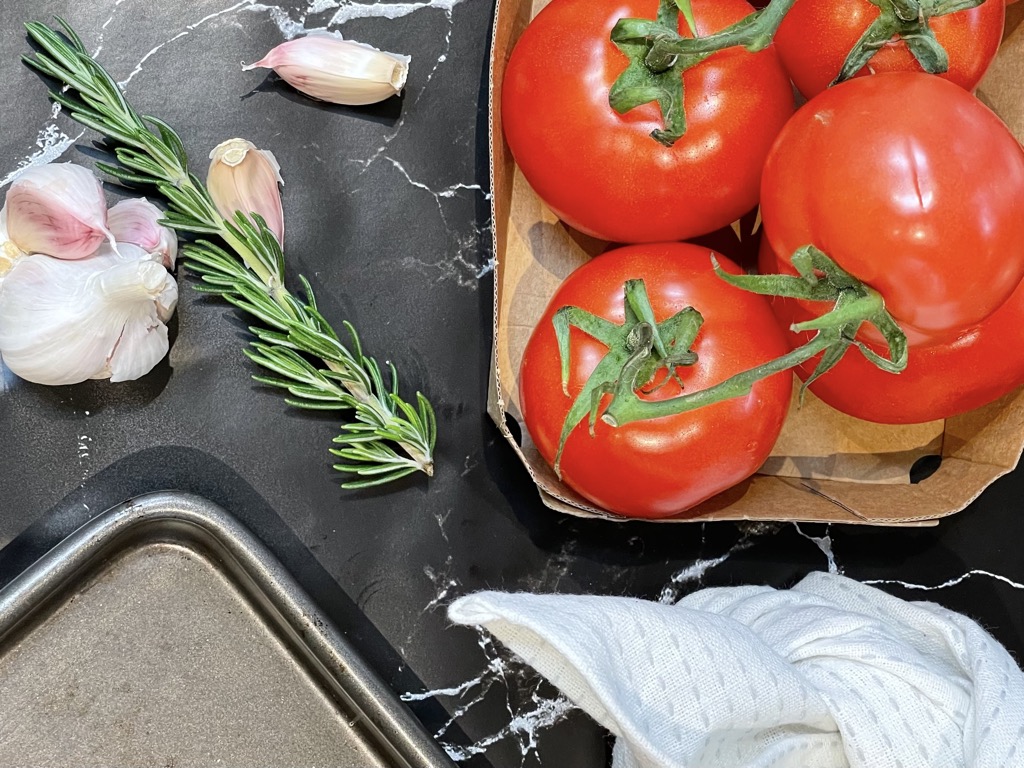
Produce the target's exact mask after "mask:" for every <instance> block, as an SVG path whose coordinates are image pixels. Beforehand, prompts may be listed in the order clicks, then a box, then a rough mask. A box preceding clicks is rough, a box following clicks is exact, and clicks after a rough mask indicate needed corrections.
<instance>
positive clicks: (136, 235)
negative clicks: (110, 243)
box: [107, 197, 178, 269]
mask: <svg viewBox="0 0 1024 768" xmlns="http://www.w3.org/2000/svg"><path fill="white" fill-rule="evenodd" d="M162 218H163V212H162V211H161V210H160V209H159V208H157V207H156V206H155V205H153V204H152V203H151V202H149V200H147V199H146V198H144V197H140V198H135V199H131V200H122V201H121V202H119V203H118V204H117V205H115V206H114V207H113V208H111V209H110V210H109V211H108V212H107V227H109V229H110V232H111V233H112V234H113V235H114V239H115V240H116V241H117V242H118V243H131V244H132V245H137V246H139V247H140V248H142V249H143V250H144V251H145V252H146V253H148V254H149V255H150V256H153V257H155V258H156V259H157V260H158V261H159V262H160V263H162V264H163V265H164V266H165V267H166V268H167V269H174V261H175V259H176V258H177V256H178V236H177V235H176V234H174V232H172V231H171V230H170V229H168V228H167V227H165V226H163V225H162V224H159V223H158V222H159V221H160V219H162Z"/></svg>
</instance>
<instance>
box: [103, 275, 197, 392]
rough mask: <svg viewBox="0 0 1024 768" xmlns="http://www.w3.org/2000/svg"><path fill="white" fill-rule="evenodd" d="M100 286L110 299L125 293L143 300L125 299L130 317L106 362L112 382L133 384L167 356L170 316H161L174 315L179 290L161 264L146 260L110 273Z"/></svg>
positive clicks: (105, 276)
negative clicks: (167, 323)
mask: <svg viewBox="0 0 1024 768" xmlns="http://www.w3.org/2000/svg"><path fill="white" fill-rule="evenodd" d="M101 282H103V283H104V284H105V285H106V286H107V287H108V288H109V289H110V290H109V294H108V295H111V296H112V295H117V294H118V293H119V291H120V290H124V289H127V292H126V293H124V294H121V295H122V296H125V297H127V296H140V295H144V296H145V300H134V301H133V300H131V299H126V302H125V303H126V304H130V315H129V316H128V317H127V319H126V321H125V323H124V330H123V332H122V333H121V336H120V338H119V339H118V341H117V344H115V345H114V349H113V351H112V352H111V354H110V358H109V360H108V362H107V369H108V370H109V371H110V380H111V381H112V382H117V381H134V380H135V379H138V378H140V377H142V376H145V375H146V374H147V373H149V372H150V371H151V370H153V368H154V366H156V364H157V363H159V362H160V361H161V360H162V359H163V358H164V355H166V354H167V351H168V349H169V347H170V344H169V341H168V338H167V325H166V324H165V322H166V320H167V319H169V317H170V314H166V315H165V314H164V312H166V311H167V308H168V306H169V308H170V312H173V310H174V305H175V304H176V303H177V301H178V286H177V284H176V283H175V282H174V280H173V279H172V278H171V277H170V276H169V275H168V274H167V270H166V269H164V267H163V265H162V264H158V263H157V262H155V261H148V260H142V261H137V262H135V263H134V264H126V265H123V272H121V271H119V270H113V269H112V270H109V271H107V272H105V273H104V275H103V279H102V280H101ZM168 302H169V304H168Z"/></svg>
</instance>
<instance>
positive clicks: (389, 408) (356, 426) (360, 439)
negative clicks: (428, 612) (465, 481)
mask: <svg viewBox="0 0 1024 768" xmlns="http://www.w3.org/2000/svg"><path fill="white" fill-rule="evenodd" d="M57 21H58V23H59V24H60V25H61V27H62V28H63V31H64V34H65V35H66V38H67V39H65V38H64V37H62V36H61V35H60V34H58V33H57V32H56V31H54V30H53V29H51V28H50V27H48V26H46V25H45V24H40V23H38V22H29V23H28V24H26V25H25V27H26V29H27V30H28V34H29V36H30V37H31V38H32V40H34V41H35V42H36V43H37V44H38V45H39V47H40V48H41V49H42V50H41V51H38V52H35V53H34V54H33V55H31V56H23V57H22V60H23V61H24V62H25V63H26V64H27V65H29V66H30V67H32V68H34V69H36V70H38V71H40V72H42V73H43V74H44V75H46V76H48V77H51V78H54V79H56V80H58V81H60V82H61V83H63V84H64V85H65V86H67V87H66V88H64V89H63V90H60V91H51V92H50V98H52V99H53V100H54V101H56V102H58V103H59V104H61V106H63V107H64V108H65V109H66V110H67V113H68V115H69V116H70V117H71V118H72V119H73V120H75V121H77V122H79V123H81V124H82V125H84V126H86V127H88V128H92V129H93V130H95V131H97V132H98V133H101V134H102V135H103V136H105V137H106V138H107V139H108V140H109V141H110V142H111V144H112V145H113V146H114V154H115V156H116V158H117V162H118V164H116V165H115V164H111V163H97V167H99V168H100V170H102V171H103V172H105V173H107V174H109V175H111V176H113V177H114V178H116V179H119V180H121V181H123V182H127V183H130V184H146V185H152V186H154V187H156V188H157V190H159V192H160V194H161V195H163V197H164V198H165V199H166V200H167V203H168V206H169V209H168V211H167V212H166V215H165V219H164V223H165V224H167V225H168V226H170V227H173V228H174V229H176V230H179V231H182V232H188V233H194V234H196V235H200V236H203V235H215V236H217V237H219V238H220V239H221V240H223V242H224V244H226V245H227V248H226V249H225V248H224V247H221V245H218V244H217V243H215V242H213V241H212V240H208V239H205V238H203V237H200V238H199V239H196V240H195V241H194V242H190V243H188V244H186V245H185V246H184V247H183V249H182V251H183V254H184V256H185V258H186V265H187V267H188V269H189V270H190V271H191V272H193V273H195V274H197V275H198V276H199V277H200V279H201V281H202V282H201V283H200V284H198V285H197V286H196V288H197V289H198V290H201V291H205V292H208V293H214V294H217V295H219V296H222V297H223V298H224V299H226V300H227V301H229V302H230V303H231V304H233V305H234V306H235V307H237V308H238V309H240V310H241V311H243V312H245V313H246V314H249V315H251V316H252V317H254V318H255V319H256V320H257V321H259V323H260V325H256V326H252V327H251V328H250V330H251V331H252V333H253V334H254V335H255V336H256V340H255V341H253V342H251V343H250V346H249V348H248V349H247V350H245V354H246V355H248V357H249V359H250V360H252V361H253V362H254V363H256V364H257V365H258V366H260V367H261V368H264V369H265V370H267V371H268V372H269V373H270V374H272V375H269V376H254V377H253V378H255V379H256V380H257V381H260V382H262V383H264V384H268V385H270V386H272V387H277V388H280V389H282V390H284V391H286V392H287V393H288V395H289V396H288V397H287V398H286V402H287V403H289V404H290V405H294V406H296V407H300V408H311V409H316V410H346V411H350V413H351V416H352V418H351V420H350V421H349V423H347V424H344V425H343V426H342V428H341V429H342V432H341V434H340V435H338V437H336V438H334V442H335V444H337V446H338V447H336V448H332V449H331V453H333V454H335V455H336V456H338V457H340V458H341V459H342V461H341V462H340V463H338V464H335V465H334V466H335V468H336V469H338V470H339V471H341V472H344V473H349V474H354V475H355V476H356V478H355V479H353V480H349V481H348V482H345V483H343V487H346V488H359V487H366V486H371V485H382V484H384V483H388V482H391V481H392V480H397V479H398V478H400V477H404V476H406V475H409V474H411V473H413V472H417V471H420V472H425V473H426V474H427V475H432V474H433V471H434V464H433V451H434V444H435V442H436V438H437V424H436V421H435V418H434V410H433V408H432V407H431V406H430V403H429V401H428V400H427V399H426V398H425V397H424V396H423V395H422V394H421V393H419V392H417V393H416V402H415V405H413V404H410V403H407V402H406V401H405V400H403V399H402V398H401V396H400V395H399V394H398V374H397V371H396V370H395V367H394V366H393V365H391V364H390V363H389V364H388V366H387V370H386V373H387V376H385V372H384V371H382V370H381V367H380V366H379V365H378V364H377V361H376V360H374V359H373V358H372V357H368V356H366V355H364V354H363V350H362V346H361V344H360V343H359V336H358V335H357V334H356V330H355V328H353V327H352V325H351V323H348V322H345V323H344V327H345V336H346V339H347V341H342V339H341V337H339V335H338V333H336V332H335V330H334V329H333V328H332V327H331V325H330V323H329V322H328V321H327V320H326V319H325V318H324V316H323V315H321V314H320V311H319V310H318V309H317V305H316V299H315V297H314V295H313V289H312V288H311V286H310V284H309V282H308V281H307V280H306V279H305V278H303V277H300V278H299V280H300V281H301V283H302V294H301V298H300V296H299V295H296V294H294V293H291V292H290V291H289V290H288V288H287V287H286V285H285V264H284V254H283V252H282V251H281V247H280V245H279V244H278V242H277V239H276V238H275V237H274V235H273V233H272V232H271V231H270V230H269V229H268V228H267V225H266V222H264V221H263V219H262V218H260V217H259V216H258V215H247V214H246V213H243V212H238V213H236V215H235V218H234V220H232V221H226V220H224V219H223V218H222V217H221V215H220V214H219V213H218V212H217V208H216V206H215V205H214V203H213V200H212V199H211V198H210V194H209V192H208V191H207V190H206V187H205V186H204V185H203V183H202V182H201V181H200V180H199V179H198V178H197V177H196V175H195V174H193V173H191V172H190V171H189V169H188V158H187V157H186V154H185V147H184V145H183V144H182V141H181V139H180V137H179V136H178V134H177V133H175V131H174V129H173V128H171V127H170V126H169V125H167V124H166V123H164V122H163V121H161V120H158V119H157V118H155V117H150V116H148V115H139V113H138V112H136V111H135V109H134V108H133V107H132V106H131V104H129V103H128V101H127V100H126V99H125V97H124V94H123V93H121V90H120V89H119V88H118V86H117V84H116V82H115V81H114V79H113V78H112V77H111V76H110V75H109V74H107V72H106V71H105V70H104V69H103V67H101V66H100V65H99V64H98V63H97V62H96V61H95V60H93V58H92V57H91V56H90V55H89V54H88V53H87V52H86V49H85V46H84V45H83V44H82V41H81V39H80V38H79V37H78V35H77V34H75V31H74V30H73V29H72V28H71V27H70V26H69V25H68V24H67V22H65V21H64V20H63V19H61V18H59V17H58V18H57ZM396 449H397V450H396Z"/></svg>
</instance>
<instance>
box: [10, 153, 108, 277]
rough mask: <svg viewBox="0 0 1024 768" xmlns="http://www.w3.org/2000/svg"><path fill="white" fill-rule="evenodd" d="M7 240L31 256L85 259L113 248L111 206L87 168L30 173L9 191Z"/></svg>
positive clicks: (59, 166) (57, 166) (54, 167)
mask: <svg viewBox="0 0 1024 768" xmlns="http://www.w3.org/2000/svg"><path fill="white" fill-rule="evenodd" d="M5 208H6V211H7V236H8V238H9V239H10V241H11V242H12V243H14V244H15V245H16V246H17V247H18V248H19V249H21V250H22V251H24V252H25V253H42V254H46V255H47V256H52V257H54V258H57V259H72V260H74V259H84V258H85V257H87V256H90V255H92V254H93V253H95V252H96V250H97V249H98V248H99V247H100V245H102V244H103V243H104V242H109V243H113V242H114V237H113V235H112V234H111V233H110V229H109V228H108V226H107V202H106V199H105V197H104V195H103V188H102V187H101V186H100V182H99V180H98V179H97V178H96V177H95V176H94V175H93V174H92V172H91V171H89V170H88V169H86V168H83V167H81V166H78V165H73V164H71V163H51V164H49V165H40V166H35V167H32V168H28V169H26V170H25V171H24V172H23V173H22V174H21V176H19V177H18V178H17V179H15V180H14V181H13V182H12V183H11V186H10V187H9V188H8V190H7V198H6V205H5Z"/></svg>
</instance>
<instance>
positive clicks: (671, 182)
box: [501, 0, 793, 243]
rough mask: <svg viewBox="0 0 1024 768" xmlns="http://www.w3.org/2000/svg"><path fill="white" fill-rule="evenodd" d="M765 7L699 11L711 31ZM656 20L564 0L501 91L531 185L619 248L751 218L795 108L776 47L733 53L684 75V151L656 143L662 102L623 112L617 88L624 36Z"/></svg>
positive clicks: (521, 45)
mask: <svg viewBox="0 0 1024 768" xmlns="http://www.w3.org/2000/svg"><path fill="white" fill-rule="evenodd" d="M752 10H753V9H752V8H751V6H750V5H748V4H747V3H746V2H744V0H694V2H693V12H694V16H695V17H696V22H697V29H698V32H699V33H700V34H701V35H708V34H711V33H713V32H717V31H719V30H721V29H722V28H723V27H726V26H728V25H730V24H732V23H734V22H736V21H739V20H740V19H742V18H744V17H746V16H747V15H748V14H749V13H751V12H752ZM657 11H658V2H657V0H553V2H552V3H551V4H550V5H548V6H547V7H546V8H544V10H542V11H541V12H540V13H539V14H538V15H537V17H536V18H535V19H534V20H533V21H532V22H531V23H530V25H529V26H528V27H527V29H526V31H525V32H523V35H522V37H521V38H520V39H519V41H518V42H517V43H516V46H515V48H514V50H513V51H512V56H511V58H510V59H509V62H508V68H507V70H506V72H505V77H504V80H503V83H502V92H501V115H502V126H503V127H504V130H505V137H506V139H507V140H508V144H509V147H510V148H511V150H512V154H513V156H514V157H515V160H516V162H517V163H518V165H519V167H520V169H521V170H522V172H523V175H524V176H525V177H526V180H527V181H529V182H530V185H531V186H532V187H533V189H534V190H535V191H536V192H537V194H538V195H539V196H540V198H541V199H542V200H544V202H545V203H547V205H548V206H549V207H550V208H551V210H552V211H554V212H555V214H556V215H557V216H558V217H559V218H561V219H562V220H563V221H564V222H565V223H566V224H569V225H570V226H572V227H575V228H576V229H578V230H580V231H582V232H585V233H587V234H590V235H593V236H595V237H599V238H602V239H605V240H611V241H614V242H625V243H635V242H653V241H659V240H681V239H685V238H689V237H693V236H696V235H700V234H703V233H706V232H711V231H713V230H716V229H718V228H719V227H723V226H726V225H727V224H729V223H730V222H732V221H735V220H736V219H738V218H739V217H740V216H742V215H743V214H744V213H746V212H747V211H748V210H750V209H751V208H753V207H754V205H755V204H756V203H757V193H758V184H759V181H760V178H761V168H762V166H763V164H764V158H765V155H766V154H767V153H768V148H769V147H770V146H771V143H772V141H773V140H774V138H775V136H776V134H778V132H779V130H780V129H781V128H782V126H783V124H784V123H785V122H786V119H787V118H788V117H789V116H790V115H791V114H792V113H793V93H792V89H791V87H790V84H789V79H788V77H787V76H786V74H785V72H783V70H782V66H781V65H780V63H779V60H778V57H777V56H776V54H775V51H774V48H772V47H769V48H767V49H765V50H764V51H761V52H760V53H757V54H751V53H748V52H747V51H745V50H744V49H742V48H731V49H727V50H725V51H720V52H718V53H716V54H714V55H712V56H710V57H709V58H708V59H706V60H705V61H703V62H702V63H700V64H698V65H697V66H696V67H694V68H692V69H690V70H688V71H687V72H686V73H685V74H684V75H683V83H684V87H685V109H686V116H687V130H686V134H685V135H684V136H683V137H682V138H681V139H680V140H678V141H677V142H676V143H675V145H673V146H672V147H665V146H663V145H661V144H659V143H658V142H656V141H655V140H654V139H652V138H651V136H650V133H651V131H653V130H655V129H658V128H661V127H663V123H662V118H661V112H660V111H659V109H658V106H657V105H656V104H645V105H642V106H640V107H637V108H636V109H634V110H632V111H630V112H628V113H627V114H625V115H619V114H617V113H616V112H615V111H614V110H613V109H612V108H611V106H609V104H608V92H609V89H610V88H611V85H612V84H613V83H614V82H615V80H616V78H617V77H618V76H619V75H620V74H621V73H622V72H623V70H624V69H625V68H626V65H627V63H628V59H627V58H626V56H625V55H624V54H623V53H622V52H621V51H620V50H619V49H618V48H616V47H615V45H614V44H613V43H612V42H611V41H610V39H609V35H610V34H611V30H612V27H613V26H614V25H615V23H616V21H618V20H619V19H620V18H622V17H645V18H650V19H654V18H655V16H656V14H657ZM680 34H683V35H688V32H687V31H686V24H685V22H684V21H683V20H682V15H680Z"/></svg>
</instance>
